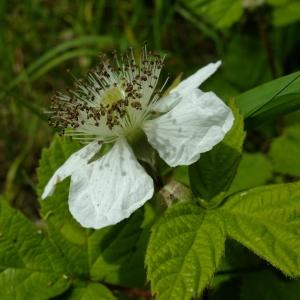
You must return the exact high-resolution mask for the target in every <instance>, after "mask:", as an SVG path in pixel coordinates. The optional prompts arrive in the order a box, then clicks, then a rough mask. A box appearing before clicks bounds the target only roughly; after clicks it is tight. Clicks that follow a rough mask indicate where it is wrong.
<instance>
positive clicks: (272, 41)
mask: <svg viewBox="0 0 300 300" xmlns="http://www.w3.org/2000/svg"><path fill="white" fill-rule="evenodd" d="M299 20H300V4H299V1H297V0H266V1H262V0H261V1H260V0H252V1H251V0H244V1H240V0H226V1H225V0H224V1H223V0H212V1H206V0H177V1H175V0H174V1H171V0H166V1H162V0H155V1H140V0H124V1H117V0H110V1H106V0H98V1H96V0H86V1H77V0H75V1H74V0H73V1H69V0H64V1H51V0H43V1H42V0H40V1H39V0H25V1H5V0H2V1H0V55H1V60H0V64H1V66H0V85H1V89H0V133H1V134H0V165H1V168H0V189H1V192H0V194H1V202H0V271H1V273H0V298H1V299H86V300H89V299H116V298H117V299H118V298H119V299H151V297H152V296H151V292H150V284H149V281H148V280H147V279H146V277H147V275H148V279H151V282H152V283H151V287H152V292H158V293H159V294H160V298H161V299H167V298H168V299H189V298H190V297H191V296H193V295H196V294H198V296H199V297H201V296H200V295H202V297H203V299H227V298H228V299H242V300H245V299H253V298H256V299H262V300H265V299H298V298H299V297H300V283H299V281H298V280H290V277H296V276H299V273H300V270H299V266H300V263H299V253H300V249H299V247H300V246H299V241H298V240H299V200H300V198H299V193H298V194H297V190H299V184H298V185H297V184H296V183H294V184H288V185H286V183H289V182H296V181H297V180H299V179H300V113H299V110H298V109H299V108H300V97H299V90H300V80H299V73H293V72H296V71H298V70H299V69H300V57H299V46H300V40H299V30H300V24H299V23H298V21H299ZM145 40H146V41H147V42H148V44H149V46H150V47H151V48H152V49H154V50H157V51H161V52H163V53H166V54H167V60H166V67H165V69H164V72H165V74H163V75H165V76H166V75H167V73H170V74H171V76H172V78H175V77H176V75H178V74H179V73H182V72H183V76H184V77H185V76H187V75H189V74H191V73H192V72H193V71H195V70H196V69H198V68H199V67H200V66H203V65H205V64H206V63H208V62H211V61H216V60H218V59H222V61H223V66H222V69H221V70H220V71H218V73H217V74H216V75H214V77H213V78H211V79H210V80H209V81H208V82H207V83H206V84H205V86H204V89H205V90H213V91H216V93H217V94H218V95H219V96H220V97H222V98H223V99H224V100H225V101H229V102H230V103H231V105H232V107H233V109H234V111H235V113H236V116H237V120H238V121H237V122H236V125H235V128H234V130H232V131H231V133H230V134H229V135H228V136H227V137H226V139H225V140H224V141H223V142H222V143H221V144H219V145H218V146H217V147H215V148H214V149H213V150H212V151H211V152H209V153H207V154H205V155H203V158H202V159H201V160H200V161H199V162H197V163H196V164H195V165H193V166H192V167H191V168H189V170H188V169H187V168H184V167H183V168H177V169H176V170H175V171H174V170H170V169H167V168H165V167H164V166H162V167H161V169H159V170H160V173H159V175H160V177H161V181H162V183H163V184H166V186H165V187H164V188H163V189H162V191H161V192H160V193H159V197H157V198H159V199H156V202H155V201H153V203H149V204H147V205H146V206H145V207H144V208H143V209H140V210H139V211H137V212H136V213H135V214H134V215H133V216H132V217H131V218H130V219H129V220H125V221H123V222H122V223H120V224H118V225H116V226H113V227H109V228H105V229H103V230H100V231H92V230H86V229H83V228H81V227H80V226H79V225H78V224H77V223H76V222H75V221H74V220H73V219H72V218H71V216H70V215H69V212H68V210H67V202H66V197H67V190H68V188H67V187H68V182H67V181H66V182H63V183H61V184H60V185H59V186H58V189H57V191H56V193H55V195H54V196H53V197H51V198H50V199H49V200H47V201H45V202H43V203H41V204H39V202H38V200H37V198H38V196H39V195H40V193H41V190H42V188H43V186H44V185H45V183H46V181H47V180H48V178H49V177H50V176H51V174H52V173H53V171H54V170H55V169H56V168H57V167H58V166H59V165H60V164H61V163H62V162H63V161H64V160H65V158H66V157H67V156H68V155H69V154H70V153H72V152H73V151H74V150H75V149H76V148H77V147H79V145H78V144H76V143H73V142H72V143H71V142H70V141H68V140H62V139H60V138H58V137H55V138H54V140H53V141H52V139H53V135H54V132H52V130H51V128H49V127H48V125H47V119H46V117H45V114H44V110H45V109H46V108H47V106H48V105H49V99H50V96H51V95H52V94H53V93H54V92H55V91H56V90H58V89H63V88H66V87H67V86H68V85H69V84H70V83H71V82H72V81H73V77H74V76H75V77H81V76H82V75H83V74H84V73H85V72H86V71H87V70H88V69H89V68H90V67H92V66H93V64H95V63H96V62H97V61H98V58H97V56H98V54H99V53H100V52H101V51H110V50H112V49H119V50H125V49H126V48H127V47H128V46H129V45H133V46H134V47H137V48H138V47H140V46H141V44H142V43H143V42H144V41H145ZM291 73H293V74H291ZM284 75H287V77H282V76H284ZM277 77H280V79H278V80H277V81H276V82H271V84H267V85H265V86H263V87H258V88H256V89H252V88H255V87H257V86H260V85H261V84H263V83H265V82H268V81H270V80H272V79H275V78H277ZM250 89H252V90H250ZM248 90H250V91H248ZM246 91H248V92H246ZM232 98H234V99H235V100H236V103H237V106H236V105H235V104H234V101H233V100H232ZM297 110H298V111H297ZM239 111H240V112H241V114H240V113H239ZM243 118H246V119H245V124H244V125H243ZM243 126H244V127H243ZM244 132H246V133H247V134H245V133H244ZM51 141H52V143H51V146H50V147H49V148H48V149H46V150H44V151H42V148H44V147H48V146H49V144H50V142H51ZM40 158H41V161H40V163H39V160H40ZM211 164H213V165H214V166H216V169H215V170H216V172H215V173H209V170H211V168H207V166H208V165H211ZM38 165H39V169H38V171H36V169H37V167H38ZM220 166H222V168H221V167H220ZM188 174H190V177H189V176H188ZM174 181H175V182H176V184H175V185H174ZM216 182H218V186H216ZM201 183H202V184H201ZM265 184H279V185H271V186H270V187H269V186H268V187H261V188H257V187H258V186H263V185H265ZM174 187H175V188H174ZM187 187H191V188H192V190H193V192H194V194H195V195H197V196H198V197H199V198H201V199H202V200H203V199H205V200H209V201H206V202H203V201H204V200H203V201H202V202H201V203H202V206H205V205H206V206H209V207H210V208H211V210H209V211H210V212H209V213H206V212H203V209H200V208H199V206H197V205H195V203H189V204H187V203H179V204H177V205H174V206H172V208H170V209H168V210H167V213H166V214H165V215H164V216H163V217H162V218H161V219H160V220H159V221H157V220H156V218H157V216H158V215H160V214H161V211H162V207H166V206H169V205H170V201H171V200H170V197H171V196H172V197H171V198H172V200H173V201H174V202H176V201H178V202H184V201H182V200H183V199H185V197H186V198H188V199H189V198H190V195H189V194H188V195H186V188H187ZM250 188H254V189H253V190H251V192H248V194H245V195H244V192H243V191H244V190H247V189H250ZM170 191H171V192H170ZM235 193H236V194H235ZM274 195H275V196H274ZM261 197H263V199H264V203H265V204H266V206H264V207H263V208H262V207H260V205H261V199H262V198H261ZM240 198H242V199H243V201H240V200H241V199H240ZM224 199H227V200H226V203H225V204H224V205H222V206H221V207H220V209H217V210H216V211H214V209H213V208H214V207H216V206H218V205H219V204H220V203H221V202H222V201H223V200H224ZM283 199H285V200H286V201H287V202H286V203H285V205H282V201H283ZM157 203H160V205H156V204H157ZM12 207H13V208H12ZM241 212H243V214H244V215H243V218H240V217H239V216H240V214H241ZM24 215H25V216H24ZM41 217H42V219H41ZM224 219H225V220H227V221H226V223H224ZM178 220H180V221H178ZM155 221H156V222H155ZM178 222H179V223H178ZM180 222H181V223H180ZM153 223H155V225H154V227H153V231H152V235H151V239H150V241H151V243H150V244H149V247H148V250H147V256H146V263H147V265H148V274H146V271H145V266H144V260H145V255H146V248H147V244H148V240H149V236H150V228H151V227H152V225H153ZM258 224H259V225H258ZM270 224H272V226H271V225H270ZM176 228H177V229H176ZM179 234H184V235H183V236H184V238H178V236H179ZM228 237H229V239H228ZM262 237H263V241H264V242H265V243H259V242H258V241H259V239H261V238H262ZM255 239H257V242H256V243H250V242H249V241H253V240H255ZM166 240H172V243H174V245H173V248H174V249H175V250H174V251H175V252H174V253H172V255H174V256H175V257H177V258H176V261H174V262H173V264H172V265H168V264H167V265H163V261H164V259H166V258H167V257H168V256H169V255H170V253H169V252H168V248H164V247H162V245H164V243H165V242H166ZM237 242H238V243H237ZM242 245H243V246H242ZM248 249H250V250H251V251H252V252H250V251H249V250H248ZM274 249H276V251H274ZM176 251H178V253H177V252H176ZM211 253H213V255H211ZM224 253H225V255H224ZM254 253H255V254H254ZM260 257H262V258H264V259H266V260H267V261H268V263H266V262H265V261H264V260H262V259H261V258H260ZM182 259H184V261H183V263H182ZM195 264H196V266H197V268H195V269H191V266H195ZM197 264H198V265H197ZM178 265H180V266H181V268H180V272H178V268H176V266H178ZM273 266H274V267H273ZM172 268H173V269H172ZM174 268H175V269H174ZM278 269H280V270H281V271H282V272H283V273H282V272H280V271H278ZM199 270H200V271H199ZM213 273H215V275H214V276H213ZM283 274H285V275H283ZM286 275H288V277H286ZM168 276H169V277H168ZM172 276H173V277H172ZM174 276H175V277H174ZM166 278H167V279H166ZM204 288H205V290H204V291H203V289H204ZM162 290H163V291H165V293H162V292H161V291H162ZM275 297H276V298H275Z"/></svg>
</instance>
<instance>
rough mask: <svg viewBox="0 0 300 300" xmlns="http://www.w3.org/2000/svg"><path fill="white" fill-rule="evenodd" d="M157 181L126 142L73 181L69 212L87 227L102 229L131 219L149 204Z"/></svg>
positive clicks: (74, 176) (78, 174) (91, 165)
mask: <svg viewBox="0 0 300 300" xmlns="http://www.w3.org/2000/svg"><path fill="white" fill-rule="evenodd" d="M153 192H154V187H153V180H152V178H151V177H150V176H149V175H148V174H147V173H146V172H145V170H144V169H143V168H142V166H141V165H140V164H139V163H138V162H137V160H136V158H135V156H134V154H133V152H132V150H131V148H130V147H129V146H128V144H127V142H126V141H125V140H119V141H118V142H116V143H115V145H114V146H113V148H112V149H111V150H110V151H109V152H108V153H107V154H106V155H104V156H103V157H102V158H100V159H99V160H97V161H95V162H93V163H91V164H90V165H88V166H87V168H85V170H84V172H76V173H75V174H74V175H72V178H71V187H70V194H69V208H70V212H71V213H72V215H73V216H74V218H75V219H76V220H77V221H78V222H79V223H80V224H81V225H82V226H84V227H88V228H89V227H91V228H96V229H99V228H102V227H105V226H108V225H112V224H115V223H118V222H120V221H121V220H123V219H125V218H128V217H129V216H130V215H131V214H132V212H134V211H135V210H136V209H138V208H139V207H140V206H142V205H143V204H144V203H145V202H146V201H147V200H149V199H150V198H151V197H152V195H153Z"/></svg>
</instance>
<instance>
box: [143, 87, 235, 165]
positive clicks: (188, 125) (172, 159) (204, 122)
mask: <svg viewBox="0 0 300 300" xmlns="http://www.w3.org/2000/svg"><path fill="white" fill-rule="evenodd" d="M233 121H234V117H233V114H232V112H231V110H230V108H229V107H228V106H226V105H225V103H224V102H223V101H222V100H221V99H220V98H218V97H217V96H216V95H215V94H214V93H212V92H208V93H203V92H201V91H200V90H198V89H194V90H191V91H187V92H186V93H185V94H183V95H182V99H181V101H180V103H179V104H178V105H177V106H175V107H174V108H173V109H172V110H171V111H170V112H168V113H166V114H165V115H162V116H160V117H158V118H156V119H153V120H149V121H146V122H145V123H144V131H145V133H146V135H147V137H148V140H149V142H150V144H151V145H152V146H153V147H154V148H155V149H156V150H157V151H158V153H159V155H160V157H161V158H162V159H163V160H165V161H166V163H167V164H168V165H170V166H172V167H175V166H178V165H190V164H192V163H194V162H195V161H197V160H198V159H199V157H200V153H203V152H206V151H209V150H210V149H212V147H213V146H215V145H216V144H218V143H219V142H220V141H221V140H222V139H223V138H224V136H225V134H226V132H228V131H229V129H230V128H231V126H232V124H233Z"/></svg>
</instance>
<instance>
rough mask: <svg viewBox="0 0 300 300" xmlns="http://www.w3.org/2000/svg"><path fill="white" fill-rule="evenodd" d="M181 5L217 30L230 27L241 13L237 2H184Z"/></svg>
mask: <svg viewBox="0 0 300 300" xmlns="http://www.w3.org/2000/svg"><path fill="white" fill-rule="evenodd" d="M183 3H184V5H185V6H186V7H187V8H188V9H189V10H191V11H192V12H193V13H194V14H195V15H197V16H199V17H202V18H204V19H206V20H207V21H209V22H210V23H212V24H213V26H215V27H218V28H224V27H230V26H231V25H232V24H234V23H235V22H237V21H238V20H239V19H240V18H241V16H242V13H243V9H242V5H241V2H240V1H239V0H211V1H206V0H184V1H183Z"/></svg>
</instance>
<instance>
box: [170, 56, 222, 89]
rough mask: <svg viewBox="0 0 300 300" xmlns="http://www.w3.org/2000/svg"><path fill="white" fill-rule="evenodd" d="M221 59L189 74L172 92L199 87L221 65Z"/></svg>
mask: <svg viewBox="0 0 300 300" xmlns="http://www.w3.org/2000/svg"><path fill="white" fill-rule="evenodd" d="M220 65H221V61H217V62H215V63H210V64H208V65H206V66H205V67H203V68H201V69H200V70H198V71H197V72H196V73H194V74H193V75H191V76H189V77H188V78H186V79H185V80H183V81H181V82H180V83H179V84H178V85H177V86H176V87H175V88H174V89H173V90H171V93H174V92H181V93H182V92H184V91H186V90H191V89H195V88H197V87H199V86H200V85H201V84H202V83H203V82H204V81H205V80H206V79H207V78H208V77H210V76H211V75H212V74H214V73H215V72H216V71H217V69H218V68H219V67H220Z"/></svg>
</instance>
